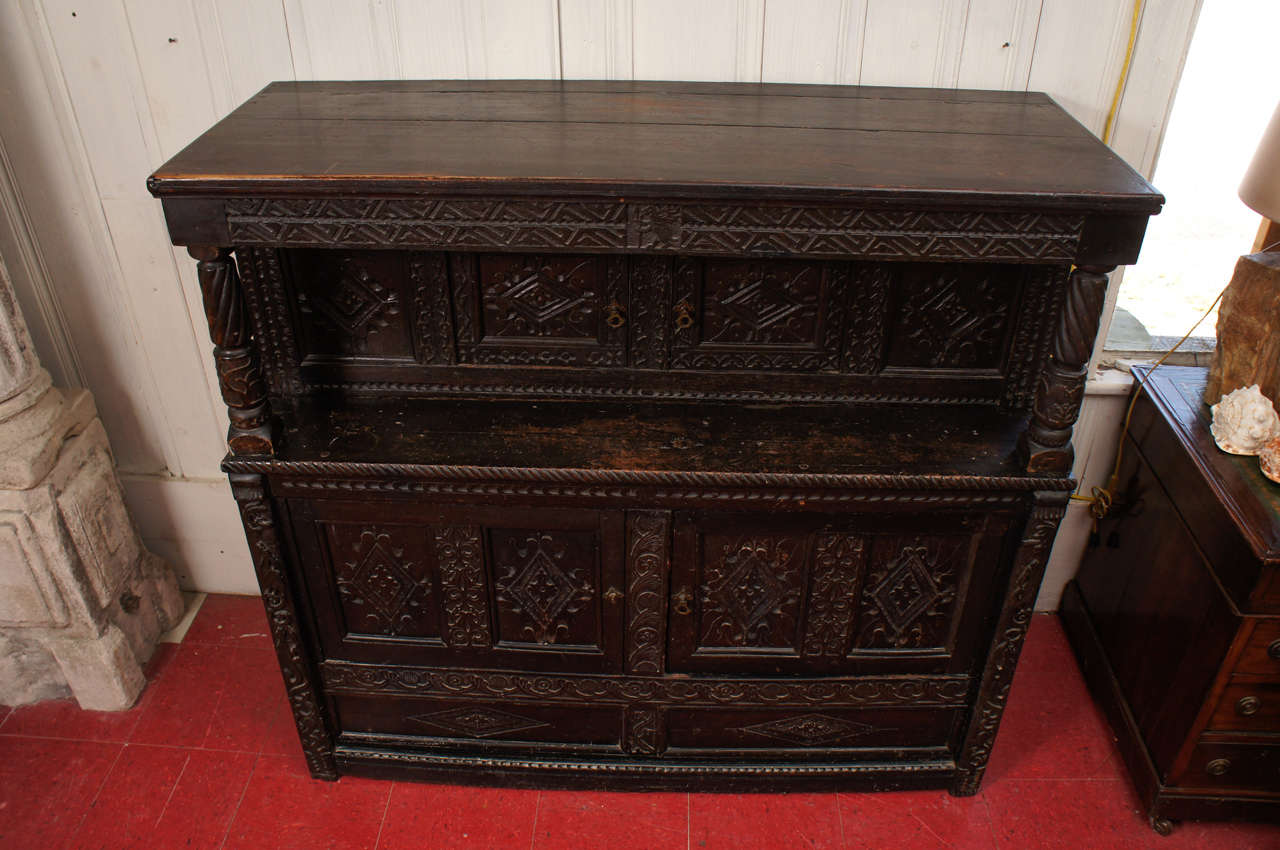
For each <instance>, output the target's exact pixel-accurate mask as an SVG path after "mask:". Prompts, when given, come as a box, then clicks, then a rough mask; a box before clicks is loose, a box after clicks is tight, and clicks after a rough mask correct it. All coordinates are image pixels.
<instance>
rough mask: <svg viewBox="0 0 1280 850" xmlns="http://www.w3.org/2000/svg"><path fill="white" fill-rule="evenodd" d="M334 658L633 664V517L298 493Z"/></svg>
mask: <svg viewBox="0 0 1280 850" xmlns="http://www.w3.org/2000/svg"><path fill="white" fill-rule="evenodd" d="M289 511H290V514H291V516H292V519H293V530H294V535H295V538H296V544H297V547H298V551H299V554H300V556H301V557H300V559H299V562H300V563H301V564H302V565H303V571H304V576H305V581H306V584H307V586H308V590H309V593H310V597H311V600H312V604H313V605H314V606H315V609H316V615H317V622H318V623H319V630H320V639H321V643H322V646H323V648H324V654H325V657H328V658H342V659H347V660H352V661H366V662H370V663H384V664H388V663H390V664H399V663H405V664H448V665H449V666H459V667H467V666H506V667H517V668H525V669H540V668H541V667H542V666H543V665H548V664H551V665H554V666H555V669H562V670H566V671H589V672H590V671H613V670H617V669H619V667H620V657H621V646H620V643H621V641H620V636H621V634H622V612H623V610H624V605H623V599H622V592H621V591H620V590H619V588H621V587H622V533H623V532H622V526H623V523H622V516H621V514H620V513H618V512H610V511H591V510H568V509H552V508H525V509H495V508H481V507H475V508H472V507H458V506H452V505H423V504H419V503H414V504H401V503H369V502H342V501H333V500H314V501H312V500H292V501H291V502H290V503H289Z"/></svg>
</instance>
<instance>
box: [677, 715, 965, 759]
mask: <svg viewBox="0 0 1280 850" xmlns="http://www.w3.org/2000/svg"><path fill="white" fill-rule="evenodd" d="M664 714H665V719H666V723H665V727H666V730H665V731H666V736H665V743H666V749H667V753H668V755H672V756H678V755H681V754H688V755H694V754H698V753H700V752H708V751H714V752H717V753H727V752H737V753H742V754H744V755H746V756H748V757H749V756H750V755H751V754H753V753H754V754H767V753H773V754H777V753H779V752H793V753H794V752H795V751H798V750H801V751H805V750H807V751H810V752H808V753H806V754H805V758H807V759H814V760H822V759H824V758H849V757H850V755H851V754H850V752H849V751H850V750H864V751H865V750H876V749H882V748H883V749H888V748H895V747H912V748H930V747H933V748H937V750H938V751H939V754H941V753H943V752H945V749H946V747H947V746H948V744H949V739H950V738H951V736H952V734H953V732H954V729H955V725H956V721H957V720H958V719H959V715H960V712H958V711H953V710H945V709H899V710H888V711H886V710H880V711H868V710H865V709H822V710H817V711H815V710H812V709H806V708H802V707H797V708H784V709H766V710H760V709H732V708H728V709H723V710H710V709H697V708H680V707H676V708H671V709H669V710H667V711H666V712H664Z"/></svg>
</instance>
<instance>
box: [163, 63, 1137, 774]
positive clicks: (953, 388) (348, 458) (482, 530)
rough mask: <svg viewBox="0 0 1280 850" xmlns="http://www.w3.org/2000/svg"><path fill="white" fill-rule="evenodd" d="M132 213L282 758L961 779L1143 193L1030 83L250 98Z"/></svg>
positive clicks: (1055, 494)
mask: <svg viewBox="0 0 1280 850" xmlns="http://www.w3.org/2000/svg"><path fill="white" fill-rule="evenodd" d="M1064 162H1070V163H1071V167H1070V168H1064V167H1063V163H1064ZM150 185H151V188H152V190H153V192H155V193H156V194H157V196H159V197H161V198H162V199H163V201H164V208H165V214H166V216H167V219H168V222H169V227H170V231H171V234H172V236H173V239H174V241H175V242H176V243H177V244H181V245H187V246H190V251H191V253H192V255H193V256H195V257H196V258H197V259H198V260H199V276H200V283H201V287H202V290H203V295H204V299H205V304H206V307H207V311H208V315H209V325H210V329H211V332H212V336H213V339H214V342H215V343H216V345H217V349H216V358H217V362H218V370H219V375H220V376H221V378H222V389H223V394H224V397H225V399H226V401H227V405H228V411H229V415H230V420H231V427H230V432H229V437H228V442H229V445H230V448H231V454H230V455H229V456H228V458H227V460H226V463H225V468H226V470H227V471H228V472H229V473H230V476H231V483H232V486H233V489H234V491H235V494H236V498H237V499H238V500H239V503H240V506H241V510H242V512H243V515H244V521H245V529H246V532H247V534H248V537H249V541H250V544H251V548H252V551H253V554H254V559H255V567H256V569H257V572H258V576H259V579H260V581H261V584H262V590H263V598H264V601H265V603H266V605H267V609H268V611H269V612H270V617H271V622H272V627H273V630H274V637H275V641H276V645H277V648H278V649H279V654H280V662H281V667H282V669H283V671H284V675H285V678H286V681H287V682H288V686H289V693H290V699H291V701H292V704H293V707H294V711H295V714H296V717H297V720H298V727H299V731H300V734H301V736H302V740H303V743H304V746H305V749H306V752H307V756H308V759H309V761H310V765H311V768H312V771H313V773H314V774H315V775H316V776H318V777H328V778H332V777H334V776H335V775H336V774H337V773H338V772H340V771H351V772H364V773H373V774H377V775H387V776H422V777H427V778H432V777H434V778H446V779H455V780H495V781H504V782H522V783H536V784H562V785H563V784H575V783H576V784H587V785H602V784H624V785H626V786H627V787H633V788H648V787H673V786H679V787H698V788H751V787H754V788H777V787H784V786H791V787H801V786H814V787H833V786H841V787H858V786H860V787H875V788H893V787H909V786H943V785H945V786H950V787H951V788H952V789H953V790H954V791H955V792H956V793H972V792H973V791H974V790H975V789H976V788H977V784H978V782H979V780H980V777H981V775H982V770H983V767H984V765H985V763H986V758H987V755H988V753H989V752H990V748H991V744H992V741H993V740H994V736H995V732H996V728H997V726H998V724H999V719H1000V714H1001V712H1002V710H1003V706H1004V700H1005V696H1006V694H1007V692H1008V687H1009V682H1010V677H1011V675H1012V672H1013V666H1014V663H1015V662H1016V659H1017V654H1018V651H1019V648H1020V646H1021V642H1022V638H1023V636H1024V634H1025V630H1026V625H1027V621H1028V617H1029V613H1030V607H1031V604H1032V602H1033V601H1034V599H1035V596H1036V591H1037V589H1038V585H1039V581H1040V577H1041V574H1042V572H1043V568H1044V562H1045V558H1046V555H1047V552H1048V548H1049V545H1050V543H1051V541H1052V539H1053V534H1054V532H1055V530H1056V528H1057V523H1058V520H1059V518H1060V516H1061V513H1062V509H1063V505H1064V504H1065V500H1066V497H1067V493H1068V492H1069V490H1070V489H1071V486H1072V483H1071V481H1070V480H1069V478H1068V475H1069V470H1070V464H1071V448H1070V436H1071V428H1072V425H1073V423H1074V421H1075V418H1076V415H1077V411H1078V408H1079V403H1080V399H1081V395H1082V393H1083V387H1084V364H1085V362H1086V361H1087V359H1088V357H1089V353H1090V349H1091V346H1092V342H1093V336H1094V334H1095V332H1096V328H1097V321H1098V316H1099V313H1100V311H1101V308H1102V302H1103V295H1104V291H1105V285H1106V278H1105V271H1106V270H1107V269H1109V268H1110V267H1112V266H1114V265H1115V264H1116V263H1121V262H1129V261H1132V259H1133V258H1134V257H1135V256H1136V254H1137V250H1138V245H1139V242H1140V240H1141V236H1142V233H1143V230H1144V228H1145V223H1146V219H1147V216H1148V215H1150V214H1151V213H1153V212H1155V211H1156V210H1158V208H1159V206H1160V203H1161V199H1160V197H1159V195H1157V194H1155V192H1154V191H1153V190H1152V189H1151V187H1150V186H1148V185H1147V184H1146V183H1145V181H1143V180H1142V179H1141V178H1140V177H1138V176H1137V175H1136V174H1134V173H1133V172H1132V171H1131V170H1130V169H1128V168H1127V167H1126V166H1125V165H1124V164H1123V163H1122V162H1120V161H1119V160H1118V159H1116V158H1115V157H1114V156H1113V155H1111V154H1110V152H1109V151H1107V150H1106V149H1105V148H1104V147H1103V146H1102V145H1101V144H1100V143H1099V142H1098V141H1097V140H1096V139H1094V138H1093V137H1092V136H1090V135H1089V134H1088V133H1087V132H1086V131H1084V130H1083V129H1082V128H1081V127H1080V126H1079V125H1078V124H1076V123H1075V122H1073V121H1072V120H1071V119H1070V118H1068V117H1067V116H1066V115H1065V113H1063V112H1062V110H1060V109H1059V108H1058V107H1057V106H1056V105H1055V104H1053V103H1052V101H1050V100H1049V99H1048V98H1046V97H1044V96H1043V95H1038V94H1026V93H1020V92H1019V93H1002V92H985V93H983V92H936V91H934V92H931V91H924V90H901V91H896V90H878V89H848V88H835V87H810V86H740V85H719V84H677V83H591V82H584V83H563V84H561V83H539V82H487V83H482V82H454V83H446V82H436V83H409V82H405V83H376V84H375V83H323V84H321V83H317V84H305V83H299V84H274V85H272V86H270V87H268V88H267V89H265V90H264V91H263V92H262V93H261V94H259V95H258V96H256V97H255V98H253V99H252V100H251V101H249V102H248V103H247V104H245V105H244V106H243V107H241V108H240V109H239V110H237V111H236V112H235V113H233V114H232V115H231V116H229V117H228V118H227V119H225V120H224V121H222V122H221V123H219V124H218V125H217V126H216V127H214V128H213V129H212V130H210V131H209V132H208V133H207V134H205V135H204V136H203V137H201V138H200V139H199V140H197V141H196V142H195V143H193V145H192V146H191V147H189V148H188V149H187V150H186V151H184V152H183V153H181V154H179V155H178V157H176V158H175V159H174V160H173V161H172V162H170V163H169V164H167V165H166V166H164V167H163V168H161V169H160V171H159V172H157V174H156V175H155V176H154V177H153V178H152V180H151V184H150ZM232 252H234V261H233V257H232ZM1073 263H1074V264H1076V265H1077V266H1078V268H1075V269H1074V271H1073V270H1072V264H1073Z"/></svg>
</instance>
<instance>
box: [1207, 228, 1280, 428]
mask: <svg viewBox="0 0 1280 850" xmlns="http://www.w3.org/2000/svg"><path fill="white" fill-rule="evenodd" d="M1253 384H1257V385H1258V387H1259V388H1260V389H1261V390H1262V394H1263V395H1265V396H1266V397H1267V398H1269V399H1271V402H1272V404H1273V405H1274V404H1276V403H1277V402H1278V401H1280V252H1276V251H1271V252H1267V253H1261V254H1248V255H1246V256H1243V257H1241V258H1240V259H1239V260H1238V261H1237V262H1236V269H1235V273H1234V274H1233V275H1232V276H1231V285H1230V287H1228V289H1227V294H1226V295H1224V296H1223V298H1222V305H1221V306H1220V307H1219V308H1218V348H1217V350H1216V351H1215V352H1214V355H1213V365H1212V366H1211V367H1210V368H1209V383H1208V385H1207V386H1206V387H1205V392H1204V401H1205V403H1206V404H1216V403H1217V402H1218V400H1219V399H1220V398H1221V397H1222V396H1223V395H1225V394H1226V393H1229V392H1231V391H1232V390H1237V389H1239V388H1241V387H1248V386H1252V385H1253ZM1276 409H1277V411H1280V406H1278V407H1277V408H1276Z"/></svg>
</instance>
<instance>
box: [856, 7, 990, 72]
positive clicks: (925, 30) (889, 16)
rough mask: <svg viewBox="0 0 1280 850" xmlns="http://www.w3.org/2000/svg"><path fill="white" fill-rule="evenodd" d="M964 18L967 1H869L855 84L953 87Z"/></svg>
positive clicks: (963, 28)
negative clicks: (857, 77) (857, 78)
mask: <svg viewBox="0 0 1280 850" xmlns="http://www.w3.org/2000/svg"><path fill="white" fill-rule="evenodd" d="M979 2H981V0H979ZM968 13H969V2H968V0H869V2H868V3H867V17H866V23H865V24H864V26H865V32H864V33H863V36H862V73H861V75H860V76H859V80H858V82H860V83H861V84H862V85H864V86H938V87H942V88H953V87H954V86H955V85H956V79H957V76H958V75H959V70H960V48H961V47H962V46H963V44H964V31H965V20H966V18H967V17H968Z"/></svg>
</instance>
